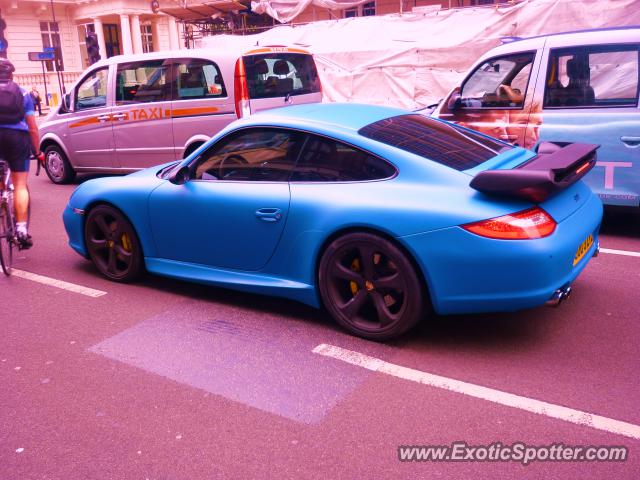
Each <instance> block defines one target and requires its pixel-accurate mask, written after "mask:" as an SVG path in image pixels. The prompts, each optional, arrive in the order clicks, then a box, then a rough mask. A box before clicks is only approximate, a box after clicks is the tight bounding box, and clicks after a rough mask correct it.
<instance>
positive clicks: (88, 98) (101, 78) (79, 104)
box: [75, 67, 109, 110]
mask: <svg viewBox="0 0 640 480" xmlns="http://www.w3.org/2000/svg"><path fill="white" fill-rule="evenodd" d="M108 72H109V69H108V67H105V68H101V69H99V70H96V71H95V72H92V73H91V74H89V75H88V76H87V77H86V78H85V79H84V80H83V81H82V83H80V85H78V87H77V88H76V101H75V103H76V104H75V109H76V110H85V109H87V108H98V107H104V106H106V105H107V77H108Z"/></svg>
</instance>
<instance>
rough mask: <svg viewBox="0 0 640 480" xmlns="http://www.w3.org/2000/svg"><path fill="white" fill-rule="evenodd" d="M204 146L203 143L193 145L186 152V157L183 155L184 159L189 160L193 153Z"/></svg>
mask: <svg viewBox="0 0 640 480" xmlns="http://www.w3.org/2000/svg"><path fill="white" fill-rule="evenodd" d="M202 145H203V143H202V142H196V143H192V144H191V145H189V146H188V147H187V148H186V149H185V150H184V155H182V158H187V157H188V156H189V155H191V154H192V153H193V152H195V151H196V150H197V149H199V148H200V147H201V146H202Z"/></svg>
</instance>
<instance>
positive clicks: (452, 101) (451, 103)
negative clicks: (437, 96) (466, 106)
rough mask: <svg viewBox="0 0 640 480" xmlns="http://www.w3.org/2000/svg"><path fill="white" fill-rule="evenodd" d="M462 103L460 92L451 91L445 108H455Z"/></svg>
mask: <svg viewBox="0 0 640 480" xmlns="http://www.w3.org/2000/svg"><path fill="white" fill-rule="evenodd" d="M461 105H462V97H460V92H453V93H452V94H451V96H450V97H449V100H448V101H447V108H448V109H449V110H457V109H458V108H460V106H461Z"/></svg>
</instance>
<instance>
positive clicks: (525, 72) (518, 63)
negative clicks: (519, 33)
mask: <svg viewBox="0 0 640 480" xmlns="http://www.w3.org/2000/svg"><path fill="white" fill-rule="evenodd" d="M533 59H534V54H533V53H532V52H528V53H519V54H517V55H508V56H505V57H499V58H492V59H490V60H487V61H486V62H484V63H482V65H480V66H479V67H478V68H476V70H475V71H474V72H473V73H472V74H471V75H470V76H469V78H467V80H465V82H464V84H463V85H462V92H461V94H460V97H461V98H460V100H461V107H462V108H522V107H523V105H524V100H525V95H526V92H527V85H528V83H529V77H530V75H531V66H532V64H533Z"/></svg>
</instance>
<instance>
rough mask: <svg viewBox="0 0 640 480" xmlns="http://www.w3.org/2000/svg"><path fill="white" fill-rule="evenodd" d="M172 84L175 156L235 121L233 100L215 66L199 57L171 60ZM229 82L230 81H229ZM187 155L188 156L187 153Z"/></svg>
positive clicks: (228, 86)
mask: <svg viewBox="0 0 640 480" xmlns="http://www.w3.org/2000/svg"><path fill="white" fill-rule="evenodd" d="M174 72H175V85H176V88H175V89H174V92H173V100H172V102H171V111H172V117H173V138H174V142H175V155H176V157H177V158H182V157H183V156H184V154H185V148H189V150H191V148H192V147H193V146H194V145H198V144H201V143H202V142H203V141H205V140H206V139H208V138H211V137H212V136H213V135H214V134H216V133H218V131H220V130H222V128H224V127H226V126H227V125H228V124H229V123H231V122H232V121H233V120H235V119H236V115H235V112H234V110H233V109H234V106H233V99H232V98H230V97H229V93H230V91H229V89H231V91H232V89H233V85H228V84H227V82H225V81H224V79H223V75H222V72H221V71H220V68H219V67H218V65H217V64H216V63H215V62H213V61H211V60H205V59H200V58H182V59H175V60H174ZM230 81H231V80H230ZM186 153H189V152H188V151H187V152H186Z"/></svg>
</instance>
